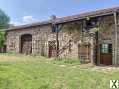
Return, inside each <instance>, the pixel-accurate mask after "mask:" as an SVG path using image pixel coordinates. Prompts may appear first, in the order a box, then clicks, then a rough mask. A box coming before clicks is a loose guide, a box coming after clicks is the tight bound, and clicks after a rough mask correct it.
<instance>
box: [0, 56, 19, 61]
mask: <svg viewBox="0 0 119 89" xmlns="http://www.w3.org/2000/svg"><path fill="white" fill-rule="evenodd" d="M17 59H18V57H16V56H8V55H0V61H13V60H17Z"/></svg>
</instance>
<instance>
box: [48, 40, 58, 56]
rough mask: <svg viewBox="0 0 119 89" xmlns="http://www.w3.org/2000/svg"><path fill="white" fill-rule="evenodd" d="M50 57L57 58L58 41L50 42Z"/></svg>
mask: <svg viewBox="0 0 119 89" xmlns="http://www.w3.org/2000/svg"><path fill="white" fill-rule="evenodd" d="M48 45H49V57H56V52H57V51H56V41H49V42H48Z"/></svg>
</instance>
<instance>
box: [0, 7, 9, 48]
mask: <svg viewBox="0 0 119 89" xmlns="http://www.w3.org/2000/svg"><path fill="white" fill-rule="evenodd" d="M9 21H10V19H9V17H8V16H7V15H6V14H5V13H4V11H2V10H1V9H0V47H3V46H4V41H5V29H6V28H8V27H9Z"/></svg>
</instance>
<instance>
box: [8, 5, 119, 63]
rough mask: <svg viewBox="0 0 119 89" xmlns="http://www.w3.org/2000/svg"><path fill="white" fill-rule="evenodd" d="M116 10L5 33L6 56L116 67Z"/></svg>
mask: <svg viewBox="0 0 119 89" xmlns="http://www.w3.org/2000/svg"><path fill="white" fill-rule="evenodd" d="M118 22H119V8H118V7H116V8H108V9H103V10H98V11H92V12H87V13H82V14H78V15H73V16H67V17H63V18H55V17H53V19H51V20H48V21H43V22H37V23H32V24H27V25H20V26H15V27H11V28H9V29H7V33H6V47H7V52H16V53H23V54H28V55H29V54H31V55H41V56H45V57H62V58H71V59H80V60H86V61H89V62H92V63H95V64H103V65H112V64H115V65H116V64H119V44H118V43H119V37H118V33H119V31H118V30H119V29H118V25H119V24H118Z"/></svg>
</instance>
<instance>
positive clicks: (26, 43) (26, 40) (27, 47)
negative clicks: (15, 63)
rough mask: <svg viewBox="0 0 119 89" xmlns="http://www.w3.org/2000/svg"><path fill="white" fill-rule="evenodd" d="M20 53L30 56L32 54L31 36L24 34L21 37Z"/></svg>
mask: <svg viewBox="0 0 119 89" xmlns="http://www.w3.org/2000/svg"><path fill="white" fill-rule="evenodd" d="M20 52H21V53H23V54H27V55H29V54H31V53H32V35H31V34H25V35H22V36H21V51H20Z"/></svg>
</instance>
